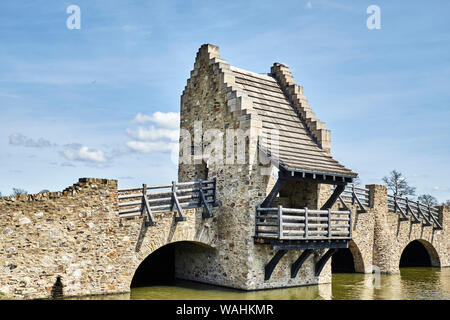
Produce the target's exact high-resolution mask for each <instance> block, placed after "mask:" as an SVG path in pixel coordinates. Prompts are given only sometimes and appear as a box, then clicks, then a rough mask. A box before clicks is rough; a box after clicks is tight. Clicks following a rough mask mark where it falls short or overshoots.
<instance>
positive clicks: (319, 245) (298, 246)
mask: <svg viewBox="0 0 450 320" xmlns="http://www.w3.org/2000/svg"><path fill="white" fill-rule="evenodd" d="M349 240H350V239H348V238H347V239H346V238H342V239H336V240H330V241H329V240H328V239H326V240H325V239H324V240H321V239H318V240H315V241H305V240H283V241H278V240H276V239H270V240H268V241H267V242H266V243H269V244H270V247H271V249H272V250H305V249H313V250H322V249H330V248H336V249H341V248H342V249H345V248H348V241H349Z"/></svg>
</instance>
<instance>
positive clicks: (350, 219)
mask: <svg viewBox="0 0 450 320" xmlns="http://www.w3.org/2000/svg"><path fill="white" fill-rule="evenodd" d="M348 220H349V221H348V234H349V238H350V239H351V238H352V210H350V209H349V210H348Z"/></svg>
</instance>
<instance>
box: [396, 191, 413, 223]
mask: <svg viewBox="0 0 450 320" xmlns="http://www.w3.org/2000/svg"><path fill="white" fill-rule="evenodd" d="M397 209H398V211H399V212H400V214H401V215H402V217H400V218H399V219H400V220H401V221H406V220H409V219H408V216H407V215H406V214H405V213H404V212H403V209H402V208H400V206H399V205H398V202H397V196H394V212H397Z"/></svg>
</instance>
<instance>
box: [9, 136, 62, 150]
mask: <svg viewBox="0 0 450 320" xmlns="http://www.w3.org/2000/svg"><path fill="white" fill-rule="evenodd" d="M9 144H10V145H13V146H23V147H28V148H47V147H51V146H53V145H54V144H52V143H51V142H50V141H48V140H45V139H43V138H39V139H38V140H36V141H35V140H33V139H32V138H28V137H26V136H24V135H23V134H21V133H13V134H11V135H9Z"/></svg>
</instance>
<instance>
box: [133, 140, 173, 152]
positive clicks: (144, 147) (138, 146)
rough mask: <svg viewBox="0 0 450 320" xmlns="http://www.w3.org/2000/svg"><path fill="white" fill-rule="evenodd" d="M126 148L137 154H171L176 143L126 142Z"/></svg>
mask: <svg viewBox="0 0 450 320" xmlns="http://www.w3.org/2000/svg"><path fill="white" fill-rule="evenodd" d="M127 146H128V147H129V148H130V149H131V150H133V151H136V152H139V153H152V152H171V151H172V150H173V149H174V148H176V147H177V146H178V144H176V143H167V142H163V141H128V142H127Z"/></svg>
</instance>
